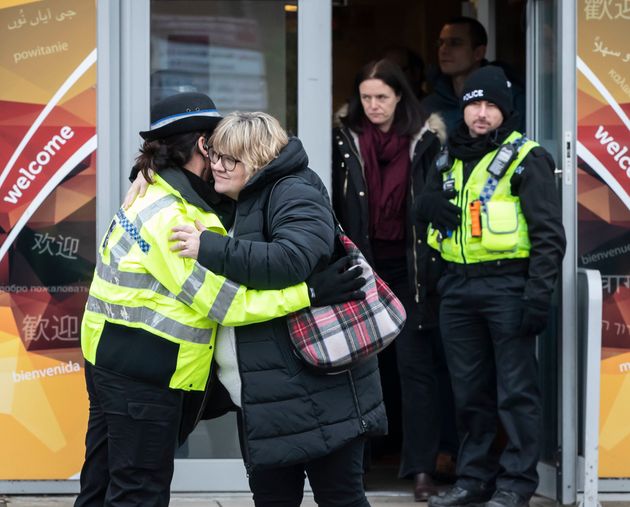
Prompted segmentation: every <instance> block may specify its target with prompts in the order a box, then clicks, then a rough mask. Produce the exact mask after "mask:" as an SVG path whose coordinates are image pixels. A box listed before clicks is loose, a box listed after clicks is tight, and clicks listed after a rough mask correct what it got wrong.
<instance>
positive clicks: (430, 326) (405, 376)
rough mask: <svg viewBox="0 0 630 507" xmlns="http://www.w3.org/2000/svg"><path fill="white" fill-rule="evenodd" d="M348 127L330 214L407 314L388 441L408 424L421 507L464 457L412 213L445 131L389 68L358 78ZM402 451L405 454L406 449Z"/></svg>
mask: <svg viewBox="0 0 630 507" xmlns="http://www.w3.org/2000/svg"><path fill="white" fill-rule="evenodd" d="M341 122H342V126H341V127H340V128H336V129H335V130H334V132H333V167H332V187H333V206H334V209H335V213H336V215H337V218H338V219H339V221H340V223H341V225H342V227H343V228H344V230H345V231H346V233H347V234H348V236H349V237H350V238H351V239H352V240H353V241H354V242H355V244H356V245H357V246H358V247H359V248H360V249H361V251H362V252H363V253H364V255H365V256H366V258H367V259H368V261H369V262H370V264H371V265H372V266H373V267H374V268H375V269H376V271H377V272H378V274H379V275H380V276H381V277H383V279H384V280H385V281H386V282H387V283H388V284H389V285H390V287H391V288H392V289H393V290H394V292H395V293H396V295H397V296H398V298H399V299H400V300H401V301H402V302H403V304H404V305H405V309H406V311H407V323H406V325H405V328H404V329H403V331H402V333H401V334H400V335H399V336H398V337H397V339H396V347H395V348H394V347H390V348H388V349H386V350H385V351H384V352H382V353H381V354H380V356H379V360H380V364H381V375H382V382H383V390H384V393H385V400H386V406H387V411H388V418H389V421H390V434H393V436H395V435H396V433H397V432H400V426H401V425H402V449H401V463H400V472H399V474H400V476H401V477H413V478H414V479H415V486H414V488H415V489H414V491H415V498H416V500H418V501H422V500H426V499H427V498H428V496H429V495H430V494H433V493H435V492H436V491H437V484H436V483H435V482H434V480H433V474H434V472H435V467H436V458H437V455H438V451H439V450H445V451H448V452H450V453H452V454H454V453H455V450H456V449H457V437H456V430H455V424H454V415H453V409H452V394H451V388H450V383H449V377H448V371H447V370H446V363H445V360H444V354H443V350H442V344H441V339H440V333H439V329H438V319H437V306H438V298H437V294H436V292H435V284H436V282H437V278H438V277H439V273H440V262H439V261H440V259H439V256H438V255H436V253H435V252H433V251H432V250H431V249H429V248H428V247H427V246H426V241H425V240H426V223H422V222H416V221H415V219H414V217H413V214H412V213H411V210H412V208H413V205H414V203H415V201H416V200H417V198H418V196H419V195H420V193H421V192H422V189H423V187H424V184H425V179H426V177H427V172H428V168H429V166H430V164H431V162H432V160H433V158H434V157H435V156H436V155H437V154H438V153H439V151H440V146H441V142H442V141H443V140H444V139H445V136H446V134H445V127H444V123H443V122H442V120H441V118H440V117H439V116H438V115H431V116H430V117H429V118H426V117H425V116H424V115H423V113H422V110H421V107H420V105H419V103H418V101H417V99H416V97H415V96H414V94H413V92H412V91H411V90H410V88H409V85H408V83H407V81H406V80H405V77H404V75H403V73H402V71H401V70H400V68H399V67H398V66H397V65H396V64H394V63H393V62H390V61H389V60H386V59H383V60H379V61H373V62H370V63H368V64H367V65H365V66H364V67H363V68H362V69H361V70H360V71H359V73H358V75H357V77H356V80H355V85H354V90H353V94H352V97H351V99H350V101H349V103H348V109H347V114H346V115H345V116H344V117H342V118H341ZM398 379H400V386H399V383H398ZM397 400H400V401H399V403H401V405H402V407H401V406H400V405H398V404H397V403H396V401H397ZM401 419H402V424H401V422H400V421H401ZM398 434H399V433H398ZM441 434H442V436H443V437H444V438H442V440H443V441H442V442H440V440H441V437H440V435H441ZM377 443H378V442H374V447H376V444H377ZM395 446H396V447H395V451H398V449H399V448H400V447H399V446H400V443H399V441H398V442H395ZM440 446H441V447H442V449H440ZM374 450H375V451H376V450H378V449H374Z"/></svg>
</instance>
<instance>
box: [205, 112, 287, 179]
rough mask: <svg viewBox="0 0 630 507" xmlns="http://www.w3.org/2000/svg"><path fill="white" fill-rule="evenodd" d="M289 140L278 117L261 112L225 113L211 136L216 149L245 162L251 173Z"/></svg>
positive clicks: (269, 159) (259, 167)
mask: <svg viewBox="0 0 630 507" xmlns="http://www.w3.org/2000/svg"><path fill="white" fill-rule="evenodd" d="M288 143H289V137H288V136H287V133H286V132H285V131H284V129H283V128H282V127H281V126H280V123H279V122H278V120H276V119H275V118H274V117H273V116H271V115H270V114H267V113H263V112H260V111H256V112H252V113H249V112H241V111H234V112H233V113H230V114H228V115H226V116H225V118H223V120H221V122H220V123H219V124H218V125H217V127H216V129H215V130H214V133H213V134H212V137H211V138H210V145H211V146H212V149H213V150H215V151H216V152H217V153H221V154H227V155H230V156H232V157H234V158H235V159H236V160H240V161H241V162H243V163H244V164H245V167H246V168H247V170H248V172H249V175H250V176H251V175H253V174H254V173H256V172H257V171H258V170H260V169H261V168H263V167H265V166H266V165H267V164H269V162H271V161H272V160H273V159H274V158H276V157H277V156H278V153H280V150H282V148H284V147H285V146H286V145H287V144H288Z"/></svg>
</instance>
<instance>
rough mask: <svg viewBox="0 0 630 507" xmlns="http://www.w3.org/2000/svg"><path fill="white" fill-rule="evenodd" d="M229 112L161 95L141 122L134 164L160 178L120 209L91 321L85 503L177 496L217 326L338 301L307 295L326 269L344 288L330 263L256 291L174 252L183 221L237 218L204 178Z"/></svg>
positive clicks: (86, 341)
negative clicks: (146, 126) (174, 488)
mask: <svg viewBox="0 0 630 507" xmlns="http://www.w3.org/2000/svg"><path fill="white" fill-rule="evenodd" d="M219 120H221V117H220V116H219V114H218V113H217V111H216V109H215V106H214V103H213V102H212V101H211V100H210V98H208V97H207V96H206V95H204V94H201V93H181V94H177V95H173V96H171V97H168V98H166V99H164V100H163V101H161V102H158V103H157V104H155V105H154V106H153V108H152V111H151V129H150V130H148V131H145V132H141V133H140V135H141V136H142V137H143V138H144V140H145V142H144V144H143V146H142V147H141V150H140V155H139V156H138V158H137V159H136V167H137V168H139V169H140V170H141V171H142V172H143V174H144V175H145V177H147V178H148V179H152V180H153V182H154V184H153V185H150V186H149V188H148V190H147V191H146V195H145V196H144V197H143V198H142V199H136V200H135V201H134V202H133V204H131V205H130V206H129V207H128V208H126V209H125V208H121V209H119V210H118V212H117V213H116V215H115V216H114V218H113V219H112V222H111V225H110V227H109V230H108V232H107V233H106V235H105V237H104V238H103V240H102V242H101V243H100V245H99V248H98V253H97V262H96V270H95V273H94V279H93V281H92V285H91V287H90V293H89V296H88V300H87V304H86V307H85V313H84V316H83V322H82V326H81V348H82V351H83V355H84V357H85V376H86V384H87V391H88V395H89V399H90V415H89V420H88V428H87V434H86V453H85V463H84V465H83V468H82V470H81V491H80V493H79V496H78V498H77V500H76V503H75V507H88V506H103V505H108V506H112V507H113V506H119V507H122V506H131V505H147V506H148V505H151V506H155V507H158V506H159V507H165V506H167V505H168V504H169V489H170V483H171V478H172V475H173V459H174V454H175V449H176V447H177V445H178V443H181V442H180V441H179V437H182V438H183V437H185V436H186V432H189V431H191V430H192V427H193V426H194V424H195V423H196V422H197V420H198V418H199V417H198V416H197V414H196V413H194V414H192V416H193V417H194V420H192V421H188V420H187V419H186V418H185V417H184V412H186V410H185V406H188V405H189V402H190V401H191V400H193V399H194V398H193V396H194V395H196V394H198V395H199V398H203V399H204V400H205V399H206V396H205V395H204V391H209V390H210V387H211V382H210V378H211V377H212V375H211V373H212V369H211V364H212V358H213V354H214V351H215V348H216V344H217V328H218V326H219V325H220V324H221V325H225V326H238V325H243V324H253V323H258V322H263V321H267V320H271V319H273V318H276V317H281V316H284V315H287V314H288V313H291V312H293V311H296V310H299V309H301V308H305V307H307V306H309V305H311V303H313V304H315V303H316V302H317V301H319V302H320V304H329V303H328V302H327V301H325V300H322V298H321V297H319V296H318V297H317V301H315V300H312V299H310V297H309V294H310V293H313V292H309V287H310V288H313V285H314V281H315V279H318V278H317V277H318V276H322V277H325V278H323V280H325V282H326V283H328V284H332V286H334V287H335V289H336V292H338V293H339V292H340V293H344V291H345V289H344V287H343V286H344V282H342V281H341V280H340V279H338V277H337V270H336V269H332V270H330V269H328V268H326V269H324V270H323V271H322V272H320V273H318V274H314V275H312V276H311V277H310V278H309V280H308V282H307V283H308V284H309V285H308V286H307V283H304V282H303V283H300V284H297V285H294V286H291V287H288V288H285V289H282V290H264V291H255V290H249V289H248V288H247V287H245V286H243V285H240V284H238V283H235V282H232V281H230V280H227V279H226V278H224V277H223V276H219V275H217V274H215V273H213V272H212V271H209V270H208V269H206V268H204V267H203V266H201V265H200V264H199V263H198V262H196V261H195V260H194V259H190V258H185V257H181V256H179V255H178V253H177V252H176V251H173V249H172V248H171V246H172V245H170V244H169V237H170V236H171V234H172V232H171V229H172V228H173V227H174V226H177V225H194V224H195V222H196V221H198V222H200V223H201V224H203V225H204V226H205V227H207V228H208V230H211V231H214V232H217V233H219V234H222V235H225V234H226V233H227V232H226V228H229V227H230V224H231V222H232V221H233V216H230V215H231V213H232V212H233V206H227V207H226V206H222V201H221V198H220V196H219V195H218V194H217V193H216V192H215V191H214V190H213V188H212V187H211V186H209V185H208V184H207V182H206V180H205V179H204V178H203V176H204V175H205V174H206V173H207V171H208V166H209V156H210V154H209V151H208V150H209V147H208V140H209V138H210V135H211V134H212V131H213V130H214V128H215V126H216V125H217V123H218V122H219ZM116 169H117V168H116ZM149 169H150V170H151V171H152V172H151V173H149ZM332 266H333V267H334V266H335V265H334V264H333V265H332ZM339 276H342V275H339ZM344 280H345V277H344ZM315 285H319V286H320V287H321V286H322V284H321V283H316V284H315ZM324 285H325V284H324ZM354 288H356V287H352V288H351V289H354ZM318 292H320V293H321V291H318V289H316V288H315V289H314V293H313V294H317V293H318ZM348 299H349V298H348ZM201 409H203V406H201V407H200V411H201Z"/></svg>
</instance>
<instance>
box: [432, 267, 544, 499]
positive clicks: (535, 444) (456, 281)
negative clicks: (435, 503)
mask: <svg viewBox="0 0 630 507" xmlns="http://www.w3.org/2000/svg"><path fill="white" fill-rule="evenodd" d="M524 287H525V278H524V277H523V276H521V275H504V276H495V277H492V276H490V277H480V278H466V277H464V276H461V275H458V274H453V273H447V274H445V275H444V276H443V277H442V278H441V279H440V282H439V285H438V288H439V290H440V293H441V295H442V303H441V307H440V324H441V329H442V336H443V338H444V347H445V350H446V357H447V360H448V366H449V370H450V373H451V380H452V384H453V390H454V393H455V409H456V412H457V421H458V424H459V430H460V436H461V439H462V440H461V444H460V449H459V455H458V457H457V476H458V479H457V484H458V485H459V486H461V487H464V488H466V487H474V486H475V485H477V484H479V483H485V484H489V485H492V484H493V483H494V484H495V486H496V488H497V489H502V490H508V491H515V492H517V493H519V494H521V495H523V496H526V497H529V496H531V495H532V494H533V493H534V491H535V490H536V486H537V485H538V475H537V473H536V464H537V462H538V458H539V453H540V435H541V431H542V421H541V400H540V391H539V388H538V367H537V361H536V356H535V347H536V340H535V337H534V336H527V337H523V336H519V335H518V329H519V326H520V322H521V317H522V301H521V298H522V296H523V290H524ZM499 419H500V421H501V423H502V425H503V427H504V429H505V433H506V436H507V444H506V446H505V448H504V449H503V451H502V452H501V454H500V455H498V456H497V455H496V453H494V454H493V453H492V452H491V448H492V444H493V441H494V439H495V436H496V432H497V421H498V420H499Z"/></svg>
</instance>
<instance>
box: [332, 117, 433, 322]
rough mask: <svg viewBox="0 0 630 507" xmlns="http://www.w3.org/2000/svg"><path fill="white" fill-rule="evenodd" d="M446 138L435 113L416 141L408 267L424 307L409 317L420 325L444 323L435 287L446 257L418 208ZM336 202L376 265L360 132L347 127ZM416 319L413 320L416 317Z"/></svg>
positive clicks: (339, 151)
mask: <svg viewBox="0 0 630 507" xmlns="http://www.w3.org/2000/svg"><path fill="white" fill-rule="evenodd" d="M445 137H446V128H445V126H444V122H443V121H442V119H441V118H440V117H439V116H438V115H436V114H433V115H431V116H430V117H429V119H428V120H427V122H426V123H425V126H424V127H423V128H422V130H421V131H420V132H419V133H418V134H417V135H416V136H414V138H413V139H412V142H411V150H412V153H413V155H412V156H411V170H410V180H411V181H410V185H409V193H408V195H407V234H406V242H407V248H406V253H407V272H408V274H409V290H410V291H411V294H412V295H413V296H414V299H415V301H416V303H417V306H418V311H417V312H415V314H414V315H408V316H407V319H408V322H412V323H413V325H415V326H416V327H418V328H419V329H427V328H430V327H435V326H437V325H438V306H439V298H438V295H437V292H436V290H435V288H436V285H437V281H438V279H439V277H440V275H441V264H442V263H441V259H440V256H439V255H436V252H435V251H434V250H433V249H431V248H429V247H428V245H427V243H426V231H427V225H428V224H427V223H423V222H418V221H417V220H416V218H415V213H413V207H414V203H415V201H416V199H417V198H418V197H419V195H420V194H421V192H422V190H423V188H424V185H425V181H426V178H427V173H428V171H429V169H430V167H431V164H432V162H433V159H434V158H435V157H436V155H437V154H438V153H439V151H440V147H441V144H442V142H443V141H444V139H445ZM332 188H333V207H334V210H335V213H336V215H337V218H338V219H339V222H340V223H341V226H342V227H343V229H344V231H345V232H346V234H348V236H349V237H350V239H352V241H353V242H354V243H355V244H356V245H357V246H358V247H359V248H360V249H361V251H362V252H363V254H364V255H365V257H366V258H367V260H368V262H369V263H370V264H371V265H372V266H374V255H373V253H372V245H371V242H370V237H369V233H368V231H369V216H370V215H369V210H368V199H367V185H366V182H365V177H364V169H363V162H362V160H361V154H360V151H359V146H358V136H357V134H355V133H354V132H353V131H351V130H350V129H348V128H347V127H342V128H337V129H335V130H334V131H333V167H332ZM412 319H413V320H412Z"/></svg>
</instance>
